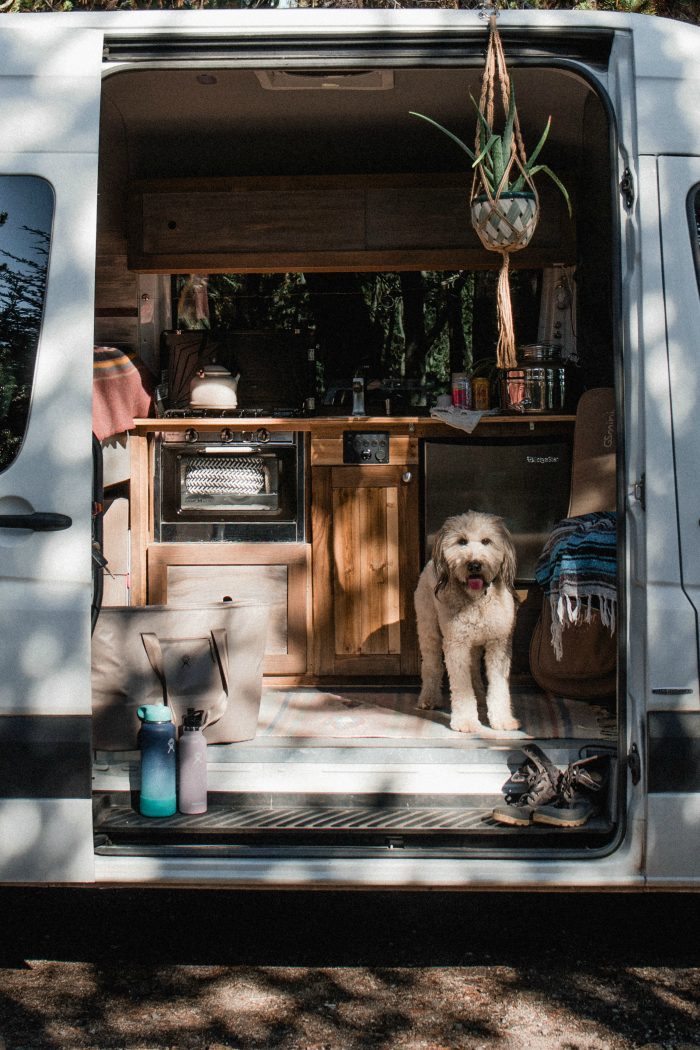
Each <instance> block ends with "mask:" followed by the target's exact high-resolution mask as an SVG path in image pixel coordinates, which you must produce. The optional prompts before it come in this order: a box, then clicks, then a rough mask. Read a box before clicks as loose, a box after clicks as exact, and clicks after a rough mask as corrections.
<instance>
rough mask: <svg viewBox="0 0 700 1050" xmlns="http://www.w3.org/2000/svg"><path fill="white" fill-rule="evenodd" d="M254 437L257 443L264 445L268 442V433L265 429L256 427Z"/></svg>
mask: <svg viewBox="0 0 700 1050" xmlns="http://www.w3.org/2000/svg"><path fill="white" fill-rule="evenodd" d="M255 437H256V440H257V441H259V442H260V443H261V444H264V443H265V442H266V441H269V440H270V431H269V430H266V429H265V427H258V430H257V431H256V434H255Z"/></svg>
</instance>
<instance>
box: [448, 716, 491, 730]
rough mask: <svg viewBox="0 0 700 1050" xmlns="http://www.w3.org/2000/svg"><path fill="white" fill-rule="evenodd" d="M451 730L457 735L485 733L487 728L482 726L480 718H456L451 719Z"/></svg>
mask: <svg viewBox="0 0 700 1050" xmlns="http://www.w3.org/2000/svg"><path fill="white" fill-rule="evenodd" d="M450 729H453V730H454V731H455V733H483V731H484V730H485V729H487V726H485V725H482V723H481V722H480V721H479V719H478V718H454V717H452V718H451V719H450Z"/></svg>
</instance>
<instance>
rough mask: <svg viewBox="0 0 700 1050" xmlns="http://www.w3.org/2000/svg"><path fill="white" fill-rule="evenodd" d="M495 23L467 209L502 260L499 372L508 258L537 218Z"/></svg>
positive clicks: (511, 352)
mask: <svg viewBox="0 0 700 1050" xmlns="http://www.w3.org/2000/svg"><path fill="white" fill-rule="evenodd" d="M496 19H497V10H496V11H494V13H493V14H492V15H491V17H490V19H489V41H488V47H487V51H486V62H485V66H484V72H483V76H482V82H481V98H480V100H479V118H478V120H477V128H476V143H475V155H476V158H477V159H476V161H475V164H474V178H473V181H472V191H471V198H470V204H471V215H472V223H473V225H474V229H475V230H476V232H477V234H478V236H479V239H480V240H481V243H482V244H483V245H484V247H485V248H487V249H488V250H489V251H493V252H499V253H500V255H501V257H502V262H501V270H500V274H499V278H498V291H497V309H498V344H497V346H496V365H497V367H498V368H501V369H505V368H512V367H514V365H515V364H516V355H515V331H514V327H513V310H512V306H511V297H510V254H511V252H517V251H520V250H521V249H522V248H524V247H525V246H526V245H527V244H528V243H529V242H530V239H531V238H532V235H533V233H534V232H535V227H536V226H537V221H538V219H539V212H540V205H539V197H538V195H537V190H536V189H535V185H534V183H533V181H532V179H531V178H530V176H529V174H528V171H527V155H526V153H525V145H524V143H523V139H522V135H521V132H520V122H519V120H518V112H517V108H516V106H515V99H514V97H513V96H512V91H511V82H510V76H509V74H508V70H507V68H506V58H505V54H504V51H503V44H502V42H501V37H500V34H499V32H498V27H497V25H496ZM497 96H500V102H501V106H502V109H503V121H504V123H503V134H502V135H497V134H494V132H493V128H494V113H495V109H496V99H497ZM514 185H516V186H517V187H518V189H517V190H516V191H514V190H513V188H512V187H513V186H514Z"/></svg>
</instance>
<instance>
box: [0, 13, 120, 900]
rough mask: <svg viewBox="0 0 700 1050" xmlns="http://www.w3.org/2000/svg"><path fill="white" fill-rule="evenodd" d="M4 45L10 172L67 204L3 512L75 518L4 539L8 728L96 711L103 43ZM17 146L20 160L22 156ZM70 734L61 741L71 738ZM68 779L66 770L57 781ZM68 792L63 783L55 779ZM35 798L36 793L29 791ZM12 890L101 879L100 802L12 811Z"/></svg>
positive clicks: (56, 229) (57, 231)
mask: <svg viewBox="0 0 700 1050" xmlns="http://www.w3.org/2000/svg"><path fill="white" fill-rule="evenodd" d="M2 28H3V32H2V33H0V94H1V95H2V100H3V105H2V110H1V111H0V142H1V143H2V153H0V171H1V172H2V174H3V175H12V174H16V175H20V176H24V175H33V176H40V177H42V178H44V179H46V180H47V181H48V182H49V183H50V185H51V186H52V188H53V191H54V196H55V205H54V222H53V230H52V231H51V232H52V238H51V246H50V254H49V269H48V277H47V292H46V299H45V308H44V322H43V326H42V333H41V338H40V343H39V348H38V354H37V361H36V369H35V380H34V386H33V392H32V401H31V407H30V415H29V424H28V428H27V432H26V436H25V440H24V444H23V445H22V447H21V449H20V452H19V454H18V456H17V458H16V460H15V461H14V462H13V463H12V464H11V465H10V466H9V467H8V468H7V469H6V470H5V471H4V472H3V473H2V474H0V512H2V513H6V514H12V513H18V512H32V511H48V512H54V513H58V514H64V515H67V516H68V517H70V518H71V519H72V525H71V527H70V528H68V529H66V530H64V531H59V532H27V531H16V530H11V529H0V636H1V637H2V639H3V644H2V647H1V648H0V717H4V716H7V717H17V716H19V717H20V718H21V719H23V720H25V723H26V725H27V729H26V730H24V731H23V732H25V733H26V735H27V736H28V737H29V738H31V737H32V735H33V732H34V730H33V725H37V724H38V723H37V722H36V721H34V722H32V720H36V719H37V718H40V717H41V716H49V718H50V719H55V718H57V716H62V715H68V716H76V715H82V716H85V718H88V717H89V715H90V711H91V698H90V600H91V589H92V585H91V568H90V550H91V500H92V492H91V476H92V465H91V411H92V410H91V404H92V341H93V334H92V333H93V327H94V305H93V299H94V273H95V223H96V211H97V207H96V205H97V141H98V126H99V106H100V63H101V57H102V40H101V33H99V32H94V31H93V32H89V31H86V30H78V31H76V30H75V28H74V27H72V26H71V25H70V24H69V23H67V24H65V25H64V26H59V25H55V26H54V27H49V26H45V25H43V23H42V21H41V20H40V19H36V20H33V19H31V20H29V21H27V20H26V19H21V20H17V22H13V21H12V20H9V24H8V25H3V27H2ZM10 147H12V152H10ZM59 735H60V733H59ZM57 773H58V771H57ZM56 783H57V791H59V792H60V787H59V786H58V785H60V776H59V775H57V777H56ZM29 790H30V791H31V790H32V789H31V787H30V789H29ZM0 828H1V829H2V831H1V834H0V841H2V851H1V853H0V876H1V877H2V879H3V880H6V881H24V882H43V881H47V880H48V881H52V882H59V881H61V882H68V881H69V882H75V881H90V880H91V879H92V878H93V873H94V862H93V856H92V816H91V805H90V800H89V798H85V799H82V798H80V799H78V798H41V797H35V796H34V795H33V796H32V797H30V798H23V799H15V798H12V799H5V800H3V801H2V802H0Z"/></svg>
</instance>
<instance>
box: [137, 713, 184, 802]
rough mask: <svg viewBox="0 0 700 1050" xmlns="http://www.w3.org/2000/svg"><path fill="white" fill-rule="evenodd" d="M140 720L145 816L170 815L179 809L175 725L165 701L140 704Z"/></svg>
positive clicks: (141, 797) (142, 798) (142, 794)
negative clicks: (163, 702) (141, 705)
mask: <svg viewBox="0 0 700 1050" xmlns="http://www.w3.org/2000/svg"><path fill="white" fill-rule="evenodd" d="M136 714H137V715H138V717H139V719H140V721H141V729H140V730H139V748H140V750H141V794H140V798H139V811H140V812H141V813H142V814H143V816H144V817H170V816H172V815H173V813H176V812H177V795H176V769H177V758H176V754H175V726H174V725H173V723H172V719H171V717H170V708H169V707H167V706H166V705H165V704H146V705H145V706H144V707H139V708H137V711H136Z"/></svg>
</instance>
